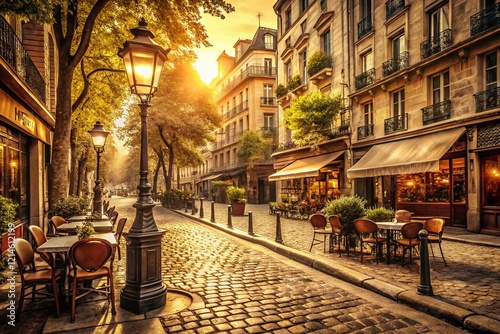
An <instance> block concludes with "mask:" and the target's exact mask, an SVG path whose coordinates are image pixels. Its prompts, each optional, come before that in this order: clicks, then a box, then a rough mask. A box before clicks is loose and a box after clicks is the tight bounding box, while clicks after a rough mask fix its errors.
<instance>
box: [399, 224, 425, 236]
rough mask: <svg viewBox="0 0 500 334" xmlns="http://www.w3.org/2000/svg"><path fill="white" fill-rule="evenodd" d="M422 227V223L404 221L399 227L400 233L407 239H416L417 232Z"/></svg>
mask: <svg viewBox="0 0 500 334" xmlns="http://www.w3.org/2000/svg"><path fill="white" fill-rule="evenodd" d="M423 228H424V224H422V223H406V224H404V225H403V227H401V235H402V236H403V238H407V239H418V232H420V231H421V230H422V229H423Z"/></svg>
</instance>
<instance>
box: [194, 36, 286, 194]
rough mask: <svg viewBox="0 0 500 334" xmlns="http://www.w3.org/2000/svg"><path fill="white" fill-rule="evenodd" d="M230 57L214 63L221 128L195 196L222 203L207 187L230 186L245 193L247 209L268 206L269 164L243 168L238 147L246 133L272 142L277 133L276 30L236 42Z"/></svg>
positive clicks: (224, 55) (266, 161)
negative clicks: (214, 184) (218, 183)
mask: <svg viewBox="0 0 500 334" xmlns="http://www.w3.org/2000/svg"><path fill="white" fill-rule="evenodd" d="M233 48H234V55H230V54H228V53H227V52H226V51H223V52H222V53H221V54H220V56H219V57H218V58H217V64H218V76H217V78H216V79H214V81H213V84H212V85H213V87H214V89H215V91H216V104H217V107H218V110H219V112H220V114H221V115H222V118H223V124H222V127H221V128H220V129H218V130H217V132H216V141H215V142H214V143H213V144H212V145H211V146H210V147H209V148H208V149H206V150H205V151H204V152H203V156H204V160H205V163H204V164H203V165H202V166H200V167H199V168H197V169H196V170H195V171H193V172H194V184H195V187H194V190H195V192H196V193H197V194H199V195H201V196H203V197H205V198H210V199H213V200H215V201H217V202H225V194H224V192H223V190H220V191H217V189H216V188H215V187H212V185H211V182H212V181H215V180H224V181H230V182H231V183H232V184H233V185H235V186H238V187H242V188H245V189H246V196H247V200H248V203H267V202H269V201H270V200H271V199H272V198H273V197H274V196H275V189H274V188H272V187H270V184H269V181H268V176H269V175H270V174H272V173H273V172H274V170H273V167H272V160H271V158H270V157H269V158H268V159H265V158H262V159H257V160H252V161H250V162H243V161H241V159H238V155H237V152H238V147H239V145H240V143H241V139H242V136H243V134H244V133H245V132H247V131H255V132H259V133H261V134H262V136H264V137H265V138H270V140H273V138H274V136H275V134H276V132H277V128H276V127H277V103H276V97H275V86H276V30H275V29H270V28H264V27H259V28H258V29H257V31H256V32H255V35H254V37H253V38H252V39H239V40H238V41H236V43H235V44H234V47H233Z"/></svg>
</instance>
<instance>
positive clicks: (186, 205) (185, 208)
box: [184, 201, 188, 212]
mask: <svg viewBox="0 0 500 334" xmlns="http://www.w3.org/2000/svg"><path fill="white" fill-rule="evenodd" d="M184 212H188V202H187V201H184Z"/></svg>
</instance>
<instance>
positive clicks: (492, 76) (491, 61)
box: [486, 51, 498, 90]
mask: <svg viewBox="0 0 500 334" xmlns="http://www.w3.org/2000/svg"><path fill="white" fill-rule="evenodd" d="M497 59H498V58H497V52H496V51H495V52H492V53H489V54H487V55H486V90H494V89H496V88H497V81H498V61H497Z"/></svg>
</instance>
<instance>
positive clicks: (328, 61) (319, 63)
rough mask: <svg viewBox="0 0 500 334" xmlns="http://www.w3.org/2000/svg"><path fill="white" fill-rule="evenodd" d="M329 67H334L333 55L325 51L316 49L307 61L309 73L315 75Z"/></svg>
mask: <svg viewBox="0 0 500 334" xmlns="http://www.w3.org/2000/svg"><path fill="white" fill-rule="evenodd" d="M328 67H332V57H330V56H329V55H327V54H326V53H325V52H323V51H316V52H315V53H313V54H312V56H311V57H310V58H309V60H308V61H307V74H309V76H313V75H315V74H316V73H318V72H319V71H321V70H322V69H324V68H328Z"/></svg>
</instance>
